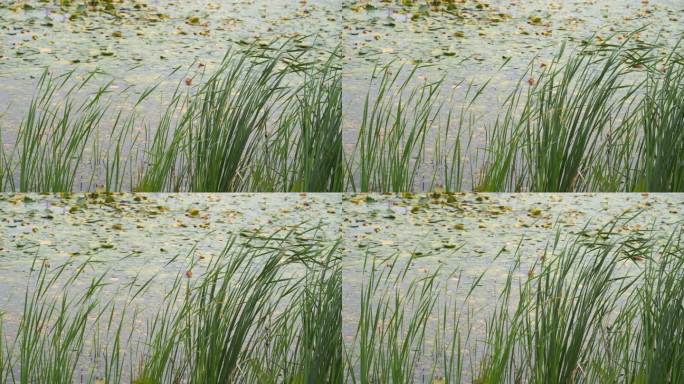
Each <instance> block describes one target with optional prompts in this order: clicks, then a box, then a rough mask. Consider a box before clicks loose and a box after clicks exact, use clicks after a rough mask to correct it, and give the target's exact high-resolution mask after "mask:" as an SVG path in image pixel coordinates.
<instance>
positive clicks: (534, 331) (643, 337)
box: [346, 228, 684, 383]
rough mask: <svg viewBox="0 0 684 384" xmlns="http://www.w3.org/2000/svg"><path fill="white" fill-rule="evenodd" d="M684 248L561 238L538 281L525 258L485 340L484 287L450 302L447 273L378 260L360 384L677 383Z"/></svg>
mask: <svg viewBox="0 0 684 384" xmlns="http://www.w3.org/2000/svg"><path fill="white" fill-rule="evenodd" d="M683 249H684V248H682V238H681V231H680V230H679V229H677V230H675V231H674V232H672V234H671V236H670V237H669V238H668V239H667V241H664V242H663V241H661V242H654V241H653V239H652V238H649V237H648V236H647V235H644V234H634V235H629V236H624V237H622V235H618V234H617V233H616V232H614V231H613V229H612V228H605V230H604V231H603V232H601V234H600V236H597V237H593V236H586V235H579V236H577V237H571V238H568V239H562V238H561V236H560V235H559V236H558V237H557V238H556V239H555V240H552V241H551V243H550V244H549V246H548V247H547V250H546V252H544V254H543V256H542V257H540V258H539V260H538V262H537V263H535V264H534V265H532V266H530V267H529V270H522V269H523V268H522V267H521V263H520V257H517V258H516V262H515V263H514V265H513V266H512V267H511V269H510V273H509V274H508V276H507V279H506V282H505V284H504V286H503V287H502V288H501V289H500V290H499V296H498V299H497V300H496V301H495V302H494V303H493V310H492V311H491V313H490V314H489V315H484V316H485V317H486V326H485V330H484V335H483V336H482V337H475V336H473V334H472V333H471V329H472V322H473V321H474V319H473V312H471V311H470V310H469V309H468V308H469V306H468V304H467V299H468V297H469V296H470V295H471V294H477V291H476V289H478V288H476V286H477V284H478V282H479V281H480V279H477V280H476V281H475V282H473V284H472V286H471V287H470V288H468V287H465V288H466V289H465V290H464V292H466V293H464V294H462V295H456V296H457V297H449V296H448V295H446V294H445V293H444V291H443V283H442V282H443V281H446V280H447V278H448V277H449V276H450V275H449V274H446V273H445V272H446V271H444V270H438V271H435V272H431V273H428V274H423V276H421V277H416V278H413V279H411V280H408V281H407V277H406V276H407V271H408V270H409V269H410V268H411V264H412V263H411V262H408V263H406V265H402V263H401V262H398V261H399V260H398V259H395V260H391V259H390V260H388V259H383V260H374V259H371V258H370V257H368V263H367V265H366V268H364V269H365V272H364V276H365V277H366V278H365V279H364V283H363V287H362V291H361V297H360V301H359V304H357V305H358V313H359V320H358V325H357V331H356V335H355V337H354V338H353V341H352V342H350V343H348V344H346V361H347V379H348V382H354V383H377V382H386V383H414V382H424V383H460V382H473V383H520V382H527V383H582V382H621V383H645V382H655V383H677V382H679V381H681V380H682V377H681V375H682V369H681V367H682V366H684V365H682V364H684V360H683V359H684V344H682V339H683V338H682V335H683V334H684V325H683V323H682V322H681V316H682V315H683V314H684V251H683ZM518 252H519V250H518ZM517 256H520V254H519V253H518V254H517ZM397 265H402V266H397ZM525 268H526V269H527V267H525ZM473 292H475V293H473ZM480 313H482V312H480ZM479 316H480V317H482V316H483V315H482V314H480V315H479Z"/></svg>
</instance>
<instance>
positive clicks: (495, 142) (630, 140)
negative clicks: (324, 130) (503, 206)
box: [350, 35, 684, 192]
mask: <svg viewBox="0 0 684 384" xmlns="http://www.w3.org/2000/svg"><path fill="white" fill-rule="evenodd" d="M679 47H680V46H679V44H676V45H675V46H674V47H672V48H670V49H669V53H668V54H667V55H665V56H663V55H661V54H660V52H661V50H662V49H661V48H662V47H660V46H658V45H656V44H647V43H644V42H640V41H639V42H635V41H634V38H633V36H632V35H629V36H627V38H626V39H625V40H624V41H623V42H621V43H619V44H610V43H606V42H604V43H601V44H598V45H596V44H587V45H584V46H580V47H578V48H574V49H571V50H568V49H567V48H566V47H565V46H563V47H561V49H560V50H559V51H558V52H557V53H556V55H555V57H554V58H553V60H552V61H551V63H550V64H548V65H546V66H545V67H544V68H542V69H541V70H540V71H539V73H537V72H536V68H533V67H532V66H530V69H529V71H528V72H527V73H526V74H525V75H524V76H523V77H521V78H520V80H519V81H518V82H517V84H516V85H515V87H514V89H513V90H512V91H511V93H510V94H509V96H508V97H507V98H506V100H505V101H504V103H503V105H502V108H501V109H500V111H499V112H497V114H496V115H495V117H496V118H495V121H494V123H493V124H486V125H485V126H484V127H480V126H478V125H477V124H479V123H478V121H479V119H481V117H478V116H474V114H473V112H471V111H470V110H469V107H470V106H471V105H472V101H471V102H466V103H465V107H463V108H461V109H459V110H455V109H454V108H450V107H448V99H444V98H442V100H440V97H439V90H438V88H439V87H440V86H441V84H442V83H441V81H436V82H424V83H422V84H418V85H415V84H414V85H407V83H406V82H403V83H402V82H399V81H398V80H397V79H399V78H405V79H408V80H410V79H411V78H413V77H414V76H413V75H414V73H415V71H416V69H417V68H418V67H416V68H413V69H412V70H410V71H406V70H403V69H402V68H395V67H394V66H391V65H387V66H385V67H383V68H381V69H380V70H379V71H378V73H374V74H373V76H372V79H371V90H369V92H368V94H367V98H366V100H365V103H364V107H363V110H364V113H363V116H362V118H361V122H360V128H359V133H358V139H357V145H356V149H355V151H354V154H353V156H352V159H350V162H351V163H352V167H351V168H352V170H351V173H352V176H351V177H352V180H356V181H357V183H351V184H350V188H351V189H353V190H359V191H368V190H372V191H382V192H387V191H410V190H415V189H425V188H426V186H425V185H424V184H420V183H418V182H417V181H416V180H417V178H418V177H419V176H423V179H432V182H431V183H430V185H429V186H428V188H430V189H434V188H443V189H446V190H459V189H460V188H462V186H463V185H465V184H468V183H470V184H471V185H472V188H473V189H474V190H479V191H491V192H502V191H536V192H558V191H563V192H565V191H644V190H650V191H681V190H682V189H681V165H682V160H681V156H679V157H678V156H677V154H678V153H680V152H681V148H680V147H681V143H682V135H681V132H682V129H681V128H682V124H684V120H683V119H682V117H681V114H682V105H681V102H680V100H682V97H681V95H682V90H684V76H683V74H684V72H683V70H684V59H683V57H682V55H681V52H680V49H679ZM408 80H407V81H408ZM485 86H486V85H485ZM471 90H472V87H468V92H471ZM481 92H482V89H479V90H477V92H475V96H472V95H471V98H472V100H475V99H477V97H478V96H479V94H480V93H481ZM466 99H468V97H466ZM445 100H446V103H447V106H446V107H445ZM440 112H442V113H440ZM434 127H441V129H440V130H437V129H433V128H434ZM479 128H484V132H485V143H484V144H483V146H482V147H478V148H472V147H470V145H471V142H472V139H473V136H472V135H473V133H474V132H476V131H477V130H478V129H479ZM442 132H445V133H447V136H445V137H442V135H441V134H440V133H442ZM449 133H450V134H449ZM426 137H430V139H427V138H426ZM433 143H434V150H433V151H432V155H430V156H428V157H427V158H426V156H425V154H426V153H428V152H429V151H428V148H429V146H430V145H433ZM466 155H470V156H466ZM466 158H470V159H469V160H465V159H466ZM469 173H470V177H471V180H467V179H466V178H467V177H468V175H469ZM430 175H432V176H430Z"/></svg>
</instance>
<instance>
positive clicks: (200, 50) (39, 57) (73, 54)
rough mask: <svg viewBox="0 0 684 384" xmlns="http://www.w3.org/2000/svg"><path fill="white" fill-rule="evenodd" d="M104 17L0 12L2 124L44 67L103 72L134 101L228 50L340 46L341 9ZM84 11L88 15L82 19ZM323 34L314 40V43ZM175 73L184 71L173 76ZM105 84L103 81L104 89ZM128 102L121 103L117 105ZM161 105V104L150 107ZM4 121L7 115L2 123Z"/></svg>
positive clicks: (174, 6)
mask: <svg viewBox="0 0 684 384" xmlns="http://www.w3.org/2000/svg"><path fill="white" fill-rule="evenodd" d="M133 4H134V3H132V2H127V1H125V2H123V3H122V4H120V5H117V8H116V12H115V14H113V13H112V12H107V11H106V10H103V9H96V10H90V9H85V10H83V9H80V8H77V7H75V6H71V7H66V8H60V7H59V6H57V5H53V4H45V3H44V2H41V1H38V0H29V1H23V0H22V1H19V0H16V1H15V0H12V1H10V2H9V3H7V2H3V4H1V5H0V30H2V31H3V37H2V39H1V40H0V79H2V87H0V117H3V118H2V119H0V122H3V123H4V126H5V127H6V128H8V129H10V130H11V129H12V128H15V127H16V124H17V123H18V122H19V121H20V120H21V118H22V117H23V113H25V111H26V106H27V104H28V101H29V100H30V98H31V95H32V94H33V91H34V88H35V84H36V79H37V77H39V76H40V74H41V73H42V71H43V70H44V68H49V69H50V71H51V72H53V73H56V74H60V73H64V72H66V71H69V70H72V69H76V70H77V71H79V72H88V71H93V70H96V69H97V70H99V71H102V72H103V73H105V74H106V75H103V76H102V77H103V78H105V79H109V78H112V79H113V80H114V84H113V85H112V87H111V88H112V90H113V91H116V90H122V89H126V88H128V87H135V89H134V91H135V92H136V93H138V94H139V93H141V92H143V91H144V89H145V88H147V87H149V86H152V85H155V84H157V83H159V82H161V83H162V85H161V86H160V90H161V91H163V92H159V93H160V94H155V95H153V96H154V97H155V101H156V106H157V109H159V104H160V102H162V101H163V97H162V96H163V95H164V94H166V96H167V97H168V96H169V95H168V93H170V92H171V91H173V89H174V88H175V87H176V85H177V84H178V82H179V81H180V80H181V79H183V77H182V76H183V74H184V73H185V72H186V71H187V70H188V68H189V67H191V66H192V67H191V71H193V72H197V66H198V65H199V64H202V69H205V70H208V71H211V70H212V68H215V66H216V64H217V63H219V62H220V61H221V59H222V58H223V56H224V55H225V54H226V52H227V50H228V49H233V48H237V49H240V48H241V47H245V46H246V45H249V44H258V45H264V46H265V45H266V44H269V43H271V42H272V41H274V40H278V39H280V40H283V39H295V40H300V42H299V43H298V44H299V45H300V46H301V47H308V46H312V45H315V46H316V47H317V50H316V52H317V53H316V54H315V55H318V54H320V55H323V54H324V52H325V51H330V50H331V49H333V48H334V47H335V46H336V44H337V43H338V42H337V40H338V35H339V28H340V26H339V23H338V22H337V19H336V18H337V17H338V15H339V12H338V10H337V6H336V1H334V0H311V1H306V2H301V1H298V0H287V1H277V2H271V1H269V2H264V1H260V0H229V1H223V0H222V1H210V0H194V1H173V0H148V1H145V2H136V3H135V4H140V5H143V6H140V7H134V6H133ZM83 12H85V13H83ZM313 35H315V36H317V37H316V38H315V39H313V38H309V37H307V36H313ZM176 68H182V70H181V71H180V72H179V73H176V74H175V75H174V76H171V73H172V72H174V70H175V69H176ZM104 82H105V80H102V83H104ZM120 102H121V103H123V101H120ZM150 105H155V104H150ZM2 115H4V116H2Z"/></svg>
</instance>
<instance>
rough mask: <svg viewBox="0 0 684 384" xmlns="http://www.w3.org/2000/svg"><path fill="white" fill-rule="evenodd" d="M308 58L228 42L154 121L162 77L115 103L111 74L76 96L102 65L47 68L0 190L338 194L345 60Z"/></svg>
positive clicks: (289, 47) (279, 45) (7, 156)
mask: <svg viewBox="0 0 684 384" xmlns="http://www.w3.org/2000/svg"><path fill="white" fill-rule="evenodd" d="M305 55H306V50H304V49H299V48H295V47H294V44H292V42H291V41H285V42H275V43H273V44H272V45H269V46H266V47H247V48H246V49H244V50H240V51H238V50H231V51H229V52H228V53H227V55H226V56H225V58H224V60H223V62H222V64H221V65H220V66H219V67H218V69H216V70H215V71H214V72H213V73H210V74H206V73H204V74H202V73H201V74H199V77H197V79H196V81H197V82H198V84H197V85H196V86H194V87H191V86H190V84H191V82H189V83H187V84H186V82H185V80H183V81H181V82H179V84H178V86H177V87H176V89H175V91H174V92H173V93H172V95H171V97H170V100H169V101H168V102H167V103H166V105H164V106H162V110H163V113H162V114H161V116H160V118H159V119H158V121H157V122H156V123H155V125H152V126H150V125H149V124H148V123H147V122H146V121H147V120H146V119H145V118H146V117H147V118H150V117H149V116H143V117H142V118H141V116H140V114H139V113H138V112H139V109H141V108H142V105H143V104H142V102H143V100H145V99H148V98H149V96H150V95H151V94H153V92H157V87H156V86H154V87H151V88H150V89H146V90H144V91H143V92H142V94H141V96H140V97H139V99H138V100H137V101H136V102H135V103H134V106H133V107H132V110H131V111H121V110H119V111H117V110H115V108H114V107H113V106H112V105H113V101H112V100H111V98H109V97H107V96H108V95H109V94H110V93H111V92H110V91H109V86H110V85H111V84H110V83H108V82H106V83H105V84H104V85H103V86H101V87H100V88H98V89H97V90H96V91H94V92H92V93H90V94H88V95H87V96H85V97H84V96H83V94H82V93H83V92H81V94H77V93H76V92H77V91H82V90H84V89H87V88H86V86H87V85H88V84H90V83H93V82H94V80H93V79H95V78H99V77H100V76H101V75H102V74H100V73H97V72H93V73H89V74H86V75H85V80H78V79H77V76H76V75H75V72H74V71H72V72H69V73H67V74H65V75H62V76H52V75H49V74H48V72H47V71H46V72H45V73H44V74H43V76H42V77H41V79H40V80H39V82H38V88H37V91H36V94H35V96H34V98H33V100H32V101H31V103H30V106H29V111H28V113H27V116H26V118H25V119H24V121H23V122H22V124H21V125H20V126H19V128H18V137H17V139H16V141H15V142H14V143H11V147H10V148H11V149H10V150H6V149H5V148H4V147H3V149H2V153H1V154H0V161H1V163H0V165H2V173H1V174H0V176H2V183H1V184H2V187H3V190H12V191H14V190H19V191H41V192H47V191H77V190H99V189H102V190H106V191H115V190H116V191H122V190H136V191H145V192H159V191H188V192H235V191H250V190H260V191H284V192H287V191H322V192H328V191H341V190H342V188H343V184H342V183H343V180H344V178H345V176H344V173H343V170H344V162H343V158H342V145H341V73H340V68H339V63H338V61H339V58H340V57H339V54H338V52H337V51H333V52H329V54H328V56H327V58H326V59H325V60H324V61H323V62H322V63H320V62H316V61H308V60H309V59H306V56H305ZM174 73H175V71H174ZM81 76H82V75H81ZM119 96H121V95H119ZM121 97H124V96H121ZM78 100H81V101H78ZM145 105H146V104H145ZM150 119H151V118H150ZM110 120H111V121H110ZM141 127H144V128H145V133H144V136H143V135H142V134H141ZM143 139H144V140H143ZM103 142H104V143H103ZM6 144H7V143H6ZM136 144H140V145H136Z"/></svg>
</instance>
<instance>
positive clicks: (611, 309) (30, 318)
mask: <svg viewBox="0 0 684 384" xmlns="http://www.w3.org/2000/svg"><path fill="white" fill-rule="evenodd" d="M639 214H640V213H639V212H631V213H629V214H626V215H624V216H620V217H617V218H615V219H614V220H610V221H608V222H607V223H606V224H604V225H601V226H597V227H591V229H589V228H590V226H589V224H588V223H587V224H586V225H585V226H584V227H582V225H580V226H579V227H578V228H579V230H578V231H577V232H575V231H571V232H565V231H564V227H563V225H562V224H558V225H557V226H556V228H555V229H551V230H550V236H549V237H548V238H547V239H546V242H545V245H543V244H541V245H540V246H541V248H539V250H540V251H541V252H539V253H535V255H534V256H532V255H530V254H524V253H525V251H523V249H526V248H525V247H523V245H524V242H525V241H537V242H538V239H531V238H526V239H520V242H519V243H518V246H517V248H514V249H509V251H511V253H510V254H509V255H508V257H507V261H503V260H499V261H500V262H502V263H503V262H507V263H508V265H509V266H510V267H509V269H508V273H507V274H506V273H505V272H504V274H503V275H502V276H501V280H502V282H503V283H502V284H501V285H497V286H496V287H495V289H494V291H495V292H494V293H493V294H494V295H495V296H496V299H493V300H492V301H491V302H490V303H489V304H487V306H486V307H485V308H479V309H476V308H473V307H471V306H470V303H469V301H468V300H469V298H470V297H471V295H477V294H478V292H479V290H482V289H485V290H487V289H491V287H482V286H481V285H480V282H481V281H483V276H484V275H485V274H487V273H488V272H487V271H486V270H485V271H484V272H482V275H480V277H479V278H475V279H473V280H472V281H468V282H465V281H466V280H464V282H463V284H464V286H463V287H461V286H457V287H454V286H453V285H459V284H461V279H460V278H458V277H459V276H460V273H459V268H462V266H461V267H457V266H455V265H450V264H448V263H441V264H440V265H435V266H434V268H430V270H423V268H418V267H417V266H416V263H420V260H423V258H424V257H427V256H429V255H428V254H420V255H419V254H414V255H412V256H409V257H405V256H401V255H399V254H398V253H392V254H385V255H372V254H370V253H365V252H366V251H367V249H365V250H364V249H358V250H357V251H358V252H359V255H360V256H361V257H363V259H362V260H357V262H359V263H361V264H359V265H358V266H359V267H360V268H361V269H362V273H361V274H362V276H363V277H362V283H360V289H359V290H358V295H359V296H358V298H356V297H355V298H354V299H353V300H352V302H351V304H347V303H344V304H343V296H342V290H343V286H344V285H343V284H344V273H345V261H344V259H343V258H342V257H341V255H342V254H343V253H344V252H348V250H346V251H345V248H348V247H349V246H350V245H349V244H347V243H345V241H344V238H341V239H338V240H334V239H333V240H330V241H310V240H309V241H307V240H304V239H302V237H301V235H302V233H301V231H300V229H301V228H299V229H298V226H297V225H295V226H294V227H289V226H288V227H284V228H282V229H281V230H276V231H275V232H272V233H270V234H267V235H264V234H260V235H244V234H241V235H240V237H239V240H238V237H229V238H228V239H227V241H226V243H225V246H224V248H223V249H222V250H221V251H219V252H216V253H214V254H212V255H207V258H206V259H205V260H204V261H199V260H200V259H198V258H197V257H196V256H197V255H195V254H194V248H193V250H192V251H190V253H189V254H188V256H189V257H188V258H187V263H185V264H186V265H178V263H174V267H172V269H173V270H175V272H174V273H172V274H171V277H170V278H169V279H167V280H166V281H165V282H164V281H161V280H156V279H157V278H158V277H152V278H149V279H138V278H134V279H133V281H130V282H127V283H125V284H116V283H112V282H111V280H110V277H111V274H110V272H111V271H109V268H105V272H101V271H102V269H100V270H99V271H100V272H98V270H95V269H93V267H94V263H101V262H102V261H97V260H94V259H93V260H91V259H87V260H85V261H83V260H82V261H74V260H70V261H67V262H65V263H60V264H58V265H57V264H55V265H51V264H50V262H49V261H48V260H47V259H43V258H41V257H40V255H39V254H38V253H36V254H35V257H34V261H33V263H32V264H31V269H30V272H27V273H28V274H29V278H28V279H27V281H26V290H25V292H24V295H21V294H20V295H18V296H19V301H20V303H18V304H19V305H18V307H17V310H18V314H17V313H14V312H13V311H8V312H0V380H2V381H3V382H21V383H29V382H50V383H71V382H79V381H80V382H94V383H118V382H132V383H136V384H147V383H169V382H188V383H205V382H246V383H276V382H277V383H281V382H286V383H311V382H325V383H341V382H347V383H377V382H391V383H411V382H426V383H432V384H443V383H459V382H464V381H466V382H474V383H509V382H510V383H515V382H521V381H523V382H534V383H547V382H553V383H568V382H585V381H586V382H594V381H600V382H628V383H644V382H662V383H676V382H679V381H681V380H682V379H684V377H682V376H681V375H682V371H681V370H680V369H678V367H681V366H682V364H684V344H682V343H683V341H684V338H682V337H679V336H681V335H683V334H684V323H682V322H681V318H682V316H684V275H683V274H684V243H683V241H684V238H682V230H681V228H680V227H678V226H676V225H673V226H672V229H671V231H669V230H668V232H666V233H663V232H659V231H656V230H654V229H655V228H651V227H649V226H645V227H641V226H638V225H634V224H633V223H632V220H633V219H634V218H635V217H636V216H638V215H639ZM582 228H584V229H582ZM627 228H629V229H627ZM311 231H316V228H315V227H314V228H313V229H311ZM459 251H460V248H455V249H450V250H449V252H453V253H451V254H452V255H453V256H454V257H457V256H458V254H459ZM493 252H496V251H493ZM503 253H504V250H501V251H500V253H499V255H497V256H496V257H495V260H498V259H499V257H500V256H501V255H502V254H503ZM490 256H493V255H490ZM178 257H181V256H180V255H178V256H176V257H174V259H176V258H178ZM170 263H171V262H169V264H167V266H168V265H170ZM180 264H183V262H182V260H180ZM456 265H458V264H456ZM452 268H453V270H452ZM353 273H358V271H355V272H353ZM174 276H175V277H174ZM455 277H456V280H458V283H455V282H454V278H455ZM446 284H449V285H451V286H450V287H449V289H446V288H447V286H446ZM155 291H156V292H157V293H154V292H155ZM461 291H462V292H463V294H461V293H457V294H454V292H461ZM150 294H152V297H158V299H157V300H155V301H154V303H155V304H152V305H150V303H149V301H146V300H149V296H147V295H150ZM146 297H148V299H146ZM22 298H23V300H22ZM347 305H350V306H349V307H348V306H347ZM343 319H344V320H343ZM346 322H348V323H346ZM345 324H351V326H350V327H348V326H346V325H345ZM343 325H345V326H344V327H343ZM478 327H479V328H478ZM343 328H345V332H347V333H346V334H345V337H344V338H343V333H342V329H343ZM473 329H477V330H475V331H473ZM350 332H351V333H350Z"/></svg>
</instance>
